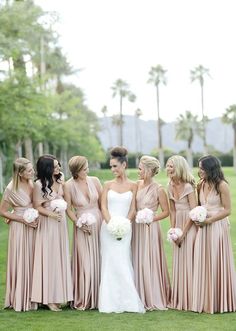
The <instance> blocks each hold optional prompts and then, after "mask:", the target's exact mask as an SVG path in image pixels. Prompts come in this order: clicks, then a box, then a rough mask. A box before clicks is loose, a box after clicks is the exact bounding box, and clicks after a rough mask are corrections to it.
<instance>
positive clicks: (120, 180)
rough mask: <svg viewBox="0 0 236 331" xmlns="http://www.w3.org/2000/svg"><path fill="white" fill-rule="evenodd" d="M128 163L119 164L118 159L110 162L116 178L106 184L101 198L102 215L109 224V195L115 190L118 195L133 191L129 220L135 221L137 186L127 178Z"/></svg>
mask: <svg viewBox="0 0 236 331" xmlns="http://www.w3.org/2000/svg"><path fill="white" fill-rule="evenodd" d="M126 166H127V164H126V162H122V163H121V162H119V161H118V159H111V160H110V167H111V171H112V173H113V175H114V176H115V179H114V180H111V181H109V182H106V183H105V185H104V188H103V192H102V198H101V210H102V215H103V218H104V220H105V222H106V223H109V221H110V219H111V215H110V213H109V211H108V207H107V193H108V191H109V190H113V191H115V192H117V193H125V192H128V191H131V192H132V193H133V198H132V202H131V205H130V209H129V213H128V216H127V218H128V219H129V220H130V221H133V219H134V216H135V213H136V210H135V196H136V192H137V184H136V183H134V182H132V181H131V180H129V179H128V178H127V175H126V171H125V170H126Z"/></svg>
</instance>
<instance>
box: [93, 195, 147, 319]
mask: <svg viewBox="0 0 236 331" xmlns="http://www.w3.org/2000/svg"><path fill="white" fill-rule="evenodd" d="M132 196H133V193H132V192H131V191H127V192H124V193H118V192H116V191H113V190H109V191H108V194H107V200H108V210H109V213H110V215H111V217H112V216H123V217H127V215H128V212H129V209H130V204H131V201H132ZM130 242H131V225H130V233H129V234H127V235H126V236H125V237H124V238H123V239H122V240H117V239H115V238H114V237H113V236H112V235H111V234H110V233H109V232H108V230H107V224H106V222H105V221H103V223H102V228H101V256H102V269H101V283H100V289H99V303H98V309H99V311H100V312H103V313H112V312H115V313H122V312H125V311H126V312H137V313H144V312H145V310H144V306H143V304H142V302H141V300H140V298H139V296H138V293H137V290H136V288H135V285H134V276H133V266H132V262H131V246H130Z"/></svg>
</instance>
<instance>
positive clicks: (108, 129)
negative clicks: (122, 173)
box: [101, 106, 112, 148]
mask: <svg viewBox="0 0 236 331" xmlns="http://www.w3.org/2000/svg"><path fill="white" fill-rule="evenodd" d="M101 113H102V114H103V117H104V126H105V130H106V131H107V134H108V138H109V148H110V147H112V136H111V131H110V125H109V119H108V118H107V113H108V109H107V106H103V107H102V109H101Z"/></svg>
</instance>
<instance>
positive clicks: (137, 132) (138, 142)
mask: <svg viewBox="0 0 236 331" xmlns="http://www.w3.org/2000/svg"><path fill="white" fill-rule="evenodd" d="M142 114H143V113H142V110H141V109H139V108H138V109H136V110H135V117H134V118H135V142H136V166H138V156H139V153H140V152H141V150H142V146H141V144H142V138H141V131H140V126H139V117H140V116H142Z"/></svg>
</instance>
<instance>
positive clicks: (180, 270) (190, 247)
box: [168, 183, 197, 310]
mask: <svg viewBox="0 0 236 331" xmlns="http://www.w3.org/2000/svg"><path fill="white" fill-rule="evenodd" d="M192 192H194V188H193V186H192V185H191V184H189V183H186V184H185V185H184V189H183V192H182V194H181V196H180V197H179V199H176V198H175V197H174V196H173V193H172V187H171V184H169V185H168V195H169V199H170V200H172V201H173V202H174V204H175V210H176V214H175V215H176V216H175V217H176V219H175V227H176V228H180V229H181V230H183V229H184V227H185V225H186V223H187V221H188V220H189V212H190V205H189V201H188V195H189V194H190V193H192ZM196 234H197V227H196V226H195V225H194V224H193V225H192V226H191V228H190V229H189V230H188V232H187V234H186V236H185V238H184V240H183V242H182V244H181V247H178V246H177V245H176V244H174V243H173V261H172V294H171V304H170V307H171V308H173V309H178V310H191V308H192V295H193V257H194V243H195V239H196Z"/></svg>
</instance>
